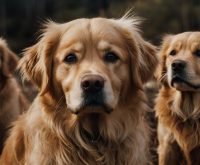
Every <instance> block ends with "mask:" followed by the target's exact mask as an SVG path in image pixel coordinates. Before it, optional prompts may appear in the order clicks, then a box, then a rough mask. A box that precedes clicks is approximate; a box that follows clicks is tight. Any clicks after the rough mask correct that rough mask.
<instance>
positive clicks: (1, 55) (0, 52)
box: [0, 38, 18, 85]
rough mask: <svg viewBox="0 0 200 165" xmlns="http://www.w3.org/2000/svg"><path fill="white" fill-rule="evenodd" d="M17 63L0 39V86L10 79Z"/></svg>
mask: <svg viewBox="0 0 200 165" xmlns="http://www.w3.org/2000/svg"><path fill="white" fill-rule="evenodd" d="M17 63H18V57H17V56H16V55H15V53H13V52H12V51H11V50H10V49H9V48H8V46H7V43H6V41H5V40H4V39H2V38H0V85H2V83H3V82H4V81H5V80H6V78H8V77H10V75H11V74H12V73H13V71H14V70H15V68H16V66H17Z"/></svg>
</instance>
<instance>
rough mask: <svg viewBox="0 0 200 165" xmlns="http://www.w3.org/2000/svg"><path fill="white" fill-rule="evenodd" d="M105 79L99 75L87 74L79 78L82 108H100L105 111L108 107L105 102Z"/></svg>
mask: <svg viewBox="0 0 200 165" xmlns="http://www.w3.org/2000/svg"><path fill="white" fill-rule="evenodd" d="M104 82H105V80H104V78H103V77H101V76H100V75H95V74H88V75H85V76H84V77H83V78H82V80H81V89H82V97H83V102H82V107H83V108H94V109H95V108H97V107H98V108H99V107H100V108H102V109H103V110H105V111H106V112H107V111H109V108H108V107H107V106H106V103H105V96H104V95H105V94H104V85H105V83H104Z"/></svg>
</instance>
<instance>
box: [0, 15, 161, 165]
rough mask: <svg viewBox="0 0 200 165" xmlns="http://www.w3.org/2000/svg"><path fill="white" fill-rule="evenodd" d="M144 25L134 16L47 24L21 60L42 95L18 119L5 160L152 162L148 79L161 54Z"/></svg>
mask: <svg viewBox="0 0 200 165" xmlns="http://www.w3.org/2000/svg"><path fill="white" fill-rule="evenodd" d="M136 24H137V20H136V19H135V18H128V17H123V18H121V19H118V20H115V19H105V18H93V19H77V20H74V21H71V22H69V23H64V24H56V23H53V22H49V23H47V25H46V29H45V30H44V31H43V34H42V36H41V39H40V41H39V42H38V43H36V44H35V45H34V46H32V47H30V48H28V49H27V50H26V51H25V56H24V57H23V58H22V60H21V62H20V66H19V67H20V69H21V71H22V73H23V76H24V77H26V78H29V79H31V80H32V81H33V82H34V83H35V84H37V86H38V87H39V88H40V93H39V95H38V96H37V97H36V99H35V100H34V102H33V104H32V106H31V108H30V109H29V111H28V112H27V113H26V114H25V115H23V116H22V117H21V118H20V119H19V120H18V121H17V122H16V123H15V127H14V129H13V130H12V132H11V135H10V137H9V139H8V141H7V143H6V146H5V148H4V150H3V154H2V156H1V162H0V164H1V165H5V164H6V165H9V164H36V165H39V164H43V165H44V164H59V165H62V164H67V165H70V164H87V165H95V164H107V165H112V164H113V165H114V164H119V165H125V164H127V165H129V164H130V165H133V164H135V165H144V164H146V163H147V161H148V160H147V151H148V149H147V142H148V128H147V126H146V124H145V121H144V111H145V110H146V109H147V108H148V107H147V104H146V102H145V95H144V92H143V83H144V82H146V81H147V80H148V79H149V78H151V76H152V74H153V71H154V68H155V67H156V64H157V58H156V56H155V53H156V50H155V48H154V46H152V45H151V44H150V43H148V42H146V41H144V40H143V39H142V37H141V36H140V34H139V32H138V29H137V25H136Z"/></svg>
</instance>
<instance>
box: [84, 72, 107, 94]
mask: <svg viewBox="0 0 200 165" xmlns="http://www.w3.org/2000/svg"><path fill="white" fill-rule="evenodd" d="M103 87H104V79H103V78H102V77H101V76H99V75H86V76H84V77H83V78H82V80H81V88H82V89H83V90H84V91H85V92H99V91H101V90H102V89H103Z"/></svg>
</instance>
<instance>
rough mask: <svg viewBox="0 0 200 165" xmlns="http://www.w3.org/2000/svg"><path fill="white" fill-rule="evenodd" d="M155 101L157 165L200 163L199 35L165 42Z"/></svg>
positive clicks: (185, 34) (183, 36)
mask: <svg viewBox="0 0 200 165" xmlns="http://www.w3.org/2000/svg"><path fill="white" fill-rule="evenodd" d="M160 57H161V61H160V66H159V69H158V72H157V74H158V77H159V78H160V81H161V83H162V88H161V89H160V93H159V95H158V98H157V100H156V113H157V116H158V120H159V126H158V137H159V149H158V153H159V164H160V165H168V164H170V165H177V164H187V165H197V164H199V163H200V32H185V33H181V34H178V35H168V36H166V37H165V38H164V41H163V46H162V49H161V51H160Z"/></svg>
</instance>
